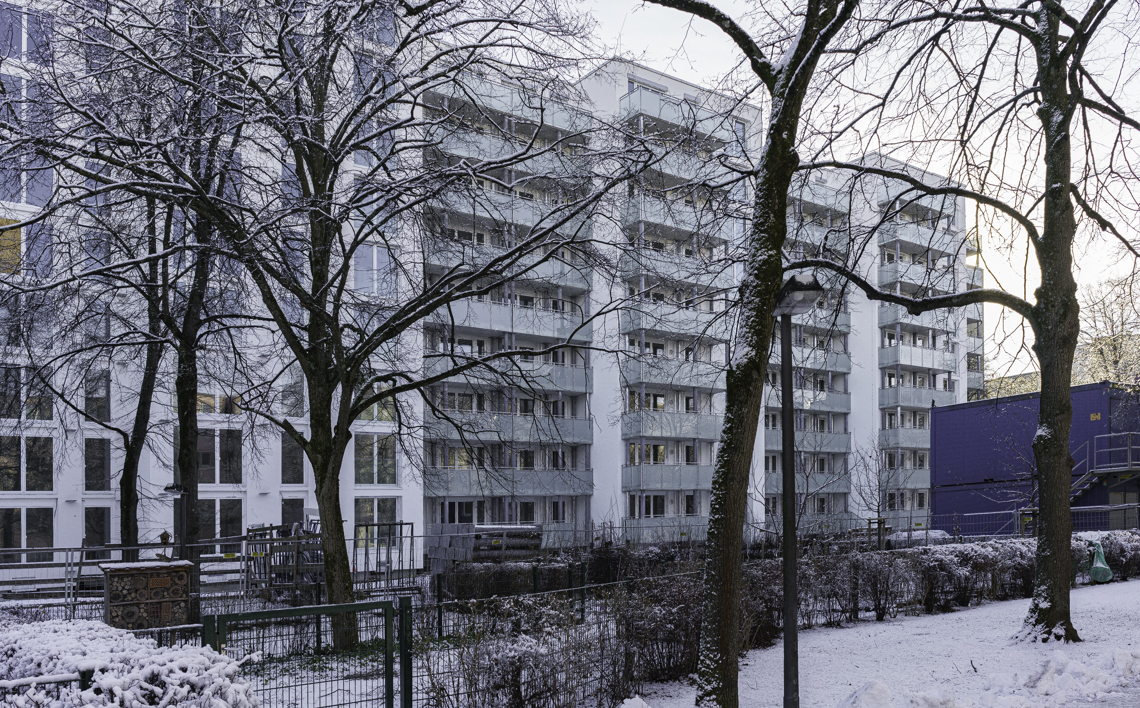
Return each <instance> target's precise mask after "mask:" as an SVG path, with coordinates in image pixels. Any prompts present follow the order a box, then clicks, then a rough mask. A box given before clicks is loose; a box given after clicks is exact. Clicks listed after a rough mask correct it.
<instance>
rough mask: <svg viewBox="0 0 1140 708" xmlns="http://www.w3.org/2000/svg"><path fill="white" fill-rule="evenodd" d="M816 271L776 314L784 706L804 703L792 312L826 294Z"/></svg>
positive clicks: (788, 290) (793, 283) (791, 282)
mask: <svg viewBox="0 0 1140 708" xmlns="http://www.w3.org/2000/svg"><path fill="white" fill-rule="evenodd" d="M823 293H824V291H823V287H822V286H820V284H819V281H818V280H816V279H815V276H814V275H793V276H792V277H791V278H788V280H787V281H786V282H785V283H784V287H783V288H781V289H780V296H779V299H778V300H777V301H776V309H775V310H773V311H772V315H773V316H776V317H779V318H780V418H781V420H780V426H781V431H780V432H781V436H780V437H781V441H782V450H781V453H780V457H781V458H782V459H781V463H782V464H781V473H782V484H781V487H782V493H781V494H780V513H781V514H782V515H783V517H784V518H783V535H784V543H783V554H784V708H799V706H800V648H799V636H798V634H797V631H798V628H799V617H798V616H797V607H796V606H797V604H798V603H797V600H798V594H799V591H798V590H797V588H796V560H797V559H796V462H795V448H796V430H795V421H794V420H793V418H792V416H793V411H794V401H793V400H792V315H802V314H804V313H807V312H810V311H811V309H812V308H813V307H815V303H816V301H817V300H819V298H820V297H821V296H822V295H823Z"/></svg>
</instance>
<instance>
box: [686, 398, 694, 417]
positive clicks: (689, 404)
mask: <svg viewBox="0 0 1140 708" xmlns="http://www.w3.org/2000/svg"><path fill="white" fill-rule="evenodd" d="M685 412H686V413H696V412H697V401H696V399H695V398H693V397H692V396H685Z"/></svg>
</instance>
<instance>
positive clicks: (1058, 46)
mask: <svg viewBox="0 0 1140 708" xmlns="http://www.w3.org/2000/svg"><path fill="white" fill-rule="evenodd" d="M1116 6H1117V3H1116V2H1113V1H1111V0H1108V1H1105V2H1093V3H1091V4H1090V5H1089V6H1087V7H1083V8H1082V9H1081V11H1080V14H1078V15H1074V14H1071V13H1070V12H1069V11H1068V10H1067V9H1066V8H1065V7H1064V5H1063V4H1062V3H1060V2H1053V1H1043V2H1032V3H1028V4H1026V5H1021V6H991V5H970V4H963V5H953V6H940V5H931V6H922V7H920V8H919V9H918V10H917V11H916V13H915V15H914V16H912V17H908V18H906V19H905V21H903V22H902V24H905V25H906V26H908V27H913V26H915V25H920V24H922V23H933V24H929V25H928V26H929V27H931V30H930V33H929V34H927V35H926V36H927V37H928V39H927V40H925V43H926V49H922V50H921V51H915V52H914V53H913V54H912V55H911V57H910V59H909V61H908V62H906V63H907V64H910V63H913V64H914V67H909V66H904V69H903V70H902V72H900V73H898V74H896V75H894V76H892V78H891V79H890V81H889V83H890V87H889V88H888V90H887V91H886V94H892V93H893V92H895V89H896V88H898V87H899V86H901V85H905V84H906V79H904V78H902V77H903V76H908V77H909V76H922V75H923V73H926V74H928V75H933V74H934V72H936V71H944V70H947V69H948V70H950V71H952V72H955V75H956V76H959V77H962V81H961V83H960V84H958V85H959V87H960V88H959V90H957V91H955V92H951V94H948V95H952V96H953V98H952V99H950V101H949V102H948V103H943V102H942V101H939V100H932V96H931V95H930V94H929V93H927V92H925V90H924V89H925V86H923V85H921V82H920V83H919V84H916V85H915V86H918V88H916V89H915V90H914V93H913V96H912V98H909V99H907V100H906V101H901V103H903V104H907V105H911V106H913V107H914V109H913V110H901V111H898V112H897V113H896V115H900V116H902V118H900V123H899V125H904V124H905V125H913V122H912V121H914V120H915V119H916V118H917V116H919V115H924V116H933V115H937V113H932V112H930V111H929V110H928V109H930V108H932V107H935V106H937V108H936V109H935V110H936V111H942V112H943V113H942V115H944V116H953V121H954V122H953V123H948V124H947V125H946V131H945V132H944V135H945V136H947V137H948V136H951V135H952V136H953V138H952V139H950V138H949V137H948V139H947V140H945V141H942V140H940V139H939V138H938V136H937V134H934V135H932V134H930V133H927V134H926V136H925V138H924V140H923V144H922V148H921V149H922V150H924V151H925V152H926V153H927V154H932V153H937V152H938V151H939V150H940V149H941V148H945V152H944V153H942V154H941V158H940V159H944V160H945V165H946V166H947V167H948V168H950V169H948V170H947V172H953V173H955V174H956V175H958V176H959V177H960V179H959V180H958V181H952V180H946V181H943V182H941V183H940V184H929V183H924V180H923V179H921V178H918V177H916V176H915V175H914V174H911V173H908V172H906V171H900V170H897V169H884V167H882V166H876V165H869V164H867V163H865V162H864V163H860V164H854V163H850V162H845V161H838V160H819V161H817V162H816V163H815V164H814V165H813V166H814V167H817V168H822V167H838V168H842V169H846V170H850V171H851V173H852V174H857V175H862V176H866V177H880V178H887V179H890V180H897V181H898V182H899V183H901V184H902V185H904V188H903V192H904V194H903V196H902V201H901V202H898V203H900V204H902V203H907V202H910V201H915V200H926V199H928V198H930V197H946V196H955V197H964V198H966V199H970V200H972V201H973V202H974V204H975V205H976V206H977V220H978V226H979V229H982V228H984V229H986V230H987V231H990V232H991V233H1006V232H1008V231H1009V230H1010V229H1016V232H1017V233H1019V234H1021V236H1019V238H1018V239H1014V240H1005V239H1002V240H999V241H998V248H999V249H1005V252H1006V253H1009V252H1011V249H1012V251H1013V252H1016V244H1017V243H1026V244H1027V247H1026V248H1025V249H1024V250H1023V251H1022V252H1023V253H1025V254H1026V255H1025V258H1026V260H1027V262H1028V259H1029V257H1030V255H1032V257H1033V259H1034V261H1035V264H1036V266H1037V270H1038V272H1039V274H1040V282H1041V286H1039V287H1037V289H1036V290H1035V291H1034V293H1033V296H1032V298H1030V297H1029V294H1028V293H1027V292H1024V290H1023V294H1021V295H1019V294H1016V292H1015V291H1013V292H1011V290H1013V289H1012V288H999V289H977V290H970V291H967V292H957V293H951V294H936V295H935V296H929V293H919V295H920V296H919V297H913V298H911V297H898V296H897V295H895V294H890V293H883V292H881V291H878V290H877V289H876V288H874V287H873V286H871V285H870V284H869V283H868V282H867V281H866V280H865V279H862V278H861V277H859V275H858V273H855V272H853V271H852V270H851V269H850V268H846V267H844V266H837V265H836V264H835V263H832V262H829V261H822V260H804V261H801V262H800V263H797V264H794V265H795V266H796V267H823V268H832V269H835V270H838V271H841V272H844V273H846V274H847V275H849V277H851V278H852V280H853V282H856V283H857V284H858V286H859V287H860V288H862V289H863V290H864V291H865V292H867V294H868V296H869V297H871V298H873V299H880V300H885V301H887V302H895V303H899V304H902V305H904V306H905V307H906V308H907V310H908V311H909V312H910V313H912V314H917V313H920V312H924V311H928V310H931V309H935V308H938V307H954V306H962V305H966V304H970V303H978V302H993V303H997V304H1001V305H1003V306H1005V307H1007V308H1009V309H1010V310H1012V311H1014V312H1016V313H1017V314H1018V315H1020V316H1021V317H1024V318H1025V320H1026V321H1027V322H1028V323H1029V325H1030V326H1031V327H1032V329H1033V334H1034V345H1033V351H1034V353H1035V354H1036V357H1037V361H1038V363H1039V365H1040V370H1041V381H1042V392H1041V408H1040V423H1039V427H1038V430H1037V434H1036V435H1035V436H1034V442H1033V450H1034V457H1035V460H1036V465H1037V470H1038V475H1039V480H1040V482H1039V489H1040V507H1041V512H1040V517H1039V526H1038V535H1039V539H1040V543H1039V544H1038V557H1037V566H1036V567H1037V578H1036V591H1035V593H1034V601H1033V603H1032V605H1031V607H1030V611H1029V615H1028V617H1027V620H1026V630H1025V635H1026V636H1027V637H1032V638H1037V639H1041V640H1043V641H1047V640H1049V639H1057V640H1064V641H1079V636H1078V634H1077V632H1076V630H1075V628H1074V627H1073V625H1072V621H1071V617H1070V612H1069V579H1068V578H1069V576H1068V573H1069V570H1068V551H1067V549H1068V547H1069V537H1070V530H1071V522H1070V518H1069V494H1070V484H1071V463H1070V457H1069V450H1068V440H1069V431H1070V426H1071V422H1072V406H1071V401H1070V393H1069V387H1070V383H1071V380H1072V367H1073V358H1074V352H1075V350H1076V347H1077V343H1078V336H1079V331H1080V326H1079V307H1078V301H1077V296H1076V283H1075V280H1074V276H1073V259H1074V250H1075V245H1076V243H1077V237H1078V233H1079V230H1078V216H1079V217H1080V218H1081V219H1082V220H1083V222H1084V224H1086V225H1087V226H1088V227H1089V230H1091V229H1093V228H1096V229H1099V230H1100V231H1102V232H1104V233H1106V234H1107V235H1108V236H1109V237H1110V238H1112V239H1115V240H1117V241H1118V242H1120V243H1121V245H1123V246H1124V248H1126V249H1127V250H1129V251H1130V252H1131V253H1132V254H1133V255H1135V249H1134V246H1133V244H1132V243H1131V242H1130V241H1129V240H1128V239H1127V238H1125V237H1124V236H1123V235H1122V233H1121V231H1120V230H1119V229H1118V228H1117V227H1116V226H1115V225H1114V217H1116V218H1120V217H1122V215H1124V214H1128V213H1131V212H1132V211H1134V205H1133V204H1131V203H1130V202H1128V201H1127V200H1123V199H1111V198H1109V196H1108V195H1109V193H1110V192H1111V191H1113V190H1111V189H1108V188H1107V187H1108V185H1110V184H1115V183H1116V182H1117V181H1118V180H1120V179H1124V178H1122V177H1120V176H1119V175H1121V172H1120V171H1119V170H1117V169H1115V168H1108V167H1104V166H1103V165H1105V164H1110V163H1113V162H1114V161H1120V162H1121V163H1123V164H1129V165H1131V164H1132V157H1131V153H1130V151H1129V150H1128V149H1127V148H1126V147H1123V146H1122V143H1120V142H1117V143H1113V144H1112V145H1110V146H1107V147H1106V146H1102V145H1101V144H1099V143H1098V141H1097V140H1096V139H1095V135H1096V134H1097V131H1099V130H1105V131H1107V132H1108V133H1109V134H1113V135H1122V136H1123V135H1127V134H1130V133H1131V131H1133V130H1135V129H1136V128H1137V127H1140V124H1138V123H1137V122H1136V121H1135V120H1134V119H1133V118H1132V117H1130V116H1129V115H1128V113H1127V112H1126V110H1125V109H1123V108H1122V107H1121V106H1120V105H1119V104H1118V102H1117V100H1116V99H1115V98H1114V97H1113V95H1112V93H1111V91H1110V90H1109V89H1108V88H1106V87H1105V86H1103V85H1102V81H1101V79H1100V77H1098V76H1097V75H1096V74H1095V73H1094V71H1095V69H1094V68H1093V62H1092V61H1091V60H1089V59H1088V58H1087V57H1086V54H1087V52H1088V50H1089V47H1090V46H1091V45H1092V43H1093V42H1094V41H1095V40H1096V39H1097V38H1098V37H1099V36H1101V35H1103V34H1104V33H1105V32H1107V31H1110V30H1109V28H1110V26H1111V25H1112V23H1113V22H1123V21H1124V20H1123V15H1124V14H1125V13H1123V11H1121V10H1118V9H1117V7H1116ZM1114 13H1115V14H1114ZM951 46H952V47H953V49H954V50H953V51H952V52H947V49H948V48H949V47H951ZM951 56H953V57H957V58H951ZM958 58H961V59H960V60H959V59H958ZM943 61H945V62H946V64H945V65H944V64H942V62H943ZM912 72H913V73H912ZM884 95H885V94H884ZM896 98H898V96H897V95H896ZM915 99H917V100H915ZM907 101H910V103H907ZM876 120H878V119H876ZM1075 131H1079V133H1078V134H1077V135H1076V136H1075V135H1074V132H1075ZM879 135H880V136H884V137H882V138H880V139H881V140H882V141H883V142H884V143H886V142H889V140H888V139H887V138H886V137H885V134H884V133H882V132H880V133H879ZM913 139H914V138H913V136H907V135H904V136H903V137H902V138H901V139H900V140H898V141H897V142H899V143H904V142H906V141H907V140H911V141H913ZM1124 142H1127V141H1126V140H1125V141H1124ZM1012 144H1018V145H1020V146H1023V147H1024V148H1025V149H1024V150H1023V151H1021V154H1018V155H1013V154H1011V153H1010V152H1009V151H1008V149H1007V148H1008V147H1009V146H1010V145H1012ZM998 155H1001V156H1002V159H998V158H997V157H995V156H998ZM1106 161H1107V162H1106ZM1129 170H1130V168H1129ZM1129 170H1126V172H1127V171H1129ZM1025 289H1027V288H1025ZM923 295H926V296H923Z"/></svg>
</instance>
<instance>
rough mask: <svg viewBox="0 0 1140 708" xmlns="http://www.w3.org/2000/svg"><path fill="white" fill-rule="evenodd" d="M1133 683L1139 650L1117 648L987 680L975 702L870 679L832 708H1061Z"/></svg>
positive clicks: (1138, 672) (1138, 679)
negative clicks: (1089, 659)
mask: <svg viewBox="0 0 1140 708" xmlns="http://www.w3.org/2000/svg"><path fill="white" fill-rule="evenodd" d="M1137 683H1140V652H1134V651H1127V650H1122V649H1117V650H1116V651H1114V652H1113V653H1112V654H1110V655H1105V656H1103V657H1101V658H1100V660H1098V661H1095V662H1090V663H1087V664H1086V663H1082V662H1080V661H1077V660H1074V659H1071V658H1070V657H1069V656H1068V655H1067V654H1065V652H1063V651H1055V652H1053V653H1052V655H1051V656H1050V657H1049V658H1048V659H1046V660H1045V661H1044V663H1043V664H1042V665H1041V668H1040V669H1039V670H1038V671H1037V672H1035V673H1033V674H1031V675H1028V676H1019V675H1017V674H994V675H992V676H990V677H989V688H988V689H987V690H986V691H984V692H983V693H982V694H981V695H980V696H977V698H976V699H971V698H965V697H955V696H952V695H950V694H949V693H947V691H946V690H944V689H939V690H935V691H928V692H919V693H910V692H907V691H900V692H899V694H898V695H894V694H892V692H891V690H890V688H889V687H887V685H886V684H884V683H881V682H879V681H871V682H869V683H867V684H865V685H864V686H862V687H861V688H859V689H857V690H855V691H853V692H852V693H851V695H849V696H847V697H846V698H844V699H843V700H842V701H840V702H839V704H838V705H837V706H836V708H1054V707H1056V708H1060V707H1061V706H1068V705H1070V704H1071V703H1073V702H1074V701H1090V700H1101V699H1104V698H1105V697H1106V696H1108V695H1109V694H1111V693H1114V692H1119V691H1120V690H1121V689H1126V688H1128V687H1130V686H1134V685H1136V684H1137Z"/></svg>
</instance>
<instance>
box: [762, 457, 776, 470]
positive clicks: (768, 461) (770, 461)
mask: <svg viewBox="0 0 1140 708" xmlns="http://www.w3.org/2000/svg"><path fill="white" fill-rule="evenodd" d="M764 471H765V472H779V471H780V465H779V463H778V462H777V461H776V456H775V455H764Z"/></svg>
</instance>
